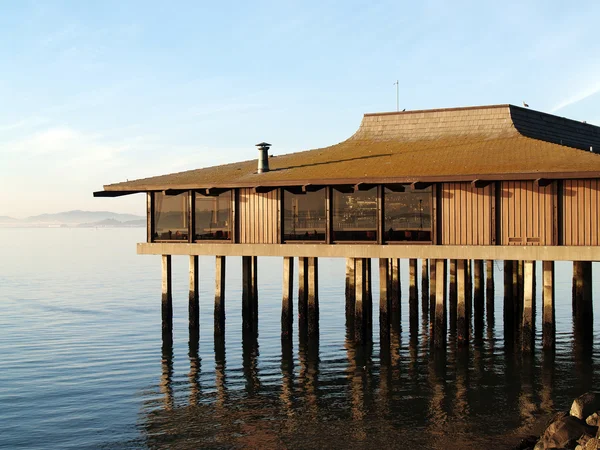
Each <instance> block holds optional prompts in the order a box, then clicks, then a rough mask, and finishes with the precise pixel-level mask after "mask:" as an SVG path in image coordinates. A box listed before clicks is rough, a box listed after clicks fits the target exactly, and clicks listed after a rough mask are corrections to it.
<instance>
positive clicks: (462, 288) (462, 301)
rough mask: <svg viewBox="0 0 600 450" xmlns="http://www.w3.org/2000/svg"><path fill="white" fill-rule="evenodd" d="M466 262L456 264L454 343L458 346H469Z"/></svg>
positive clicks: (461, 261) (460, 261)
mask: <svg viewBox="0 0 600 450" xmlns="http://www.w3.org/2000/svg"><path fill="white" fill-rule="evenodd" d="M466 265H467V261H466V260H464V259H459V260H458V261H457V262H456V274H455V280H456V298H457V301H456V341H457V343H458V345H461V346H463V345H468V344H469V322H468V318H467V305H466V298H467V268H466Z"/></svg>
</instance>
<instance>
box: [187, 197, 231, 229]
mask: <svg viewBox="0 0 600 450" xmlns="http://www.w3.org/2000/svg"><path fill="white" fill-rule="evenodd" d="M195 222H196V223H195V230H194V239H195V240H230V239H231V191H227V192H223V193H221V194H219V195H213V196H205V195H201V194H199V193H195Z"/></svg>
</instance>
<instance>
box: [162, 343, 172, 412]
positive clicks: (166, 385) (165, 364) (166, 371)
mask: <svg viewBox="0 0 600 450" xmlns="http://www.w3.org/2000/svg"><path fill="white" fill-rule="evenodd" d="M161 369H162V371H161V376H160V392H161V393H162V394H163V404H164V408H165V409H166V410H170V409H173V405H174V402H173V384H172V382H173V340H172V339H168V338H167V339H164V337H163V343H162V358H161Z"/></svg>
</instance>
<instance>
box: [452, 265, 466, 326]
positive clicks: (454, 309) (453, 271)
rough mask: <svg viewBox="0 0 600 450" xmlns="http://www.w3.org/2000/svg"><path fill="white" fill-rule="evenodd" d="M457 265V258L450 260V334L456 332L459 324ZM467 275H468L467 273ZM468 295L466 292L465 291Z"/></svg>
mask: <svg viewBox="0 0 600 450" xmlns="http://www.w3.org/2000/svg"><path fill="white" fill-rule="evenodd" d="M456 266H457V260H456V259H451V260H450V280H449V286H448V303H449V304H450V306H449V307H450V334H454V333H455V332H456V324H457V316H456V314H457V311H456V308H457V303H456V302H457V295H458V293H457V290H456ZM465 277H466V275H465ZM465 295H466V293H465Z"/></svg>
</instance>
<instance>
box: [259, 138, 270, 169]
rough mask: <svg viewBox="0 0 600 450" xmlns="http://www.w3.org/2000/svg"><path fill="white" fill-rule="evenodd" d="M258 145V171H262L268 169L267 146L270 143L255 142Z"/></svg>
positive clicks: (268, 146)
mask: <svg viewBox="0 0 600 450" xmlns="http://www.w3.org/2000/svg"><path fill="white" fill-rule="evenodd" d="M256 146H257V147H258V173H264V172H268V171H269V148H270V147H271V144H267V143H266V142H261V143H260V144H256Z"/></svg>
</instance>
